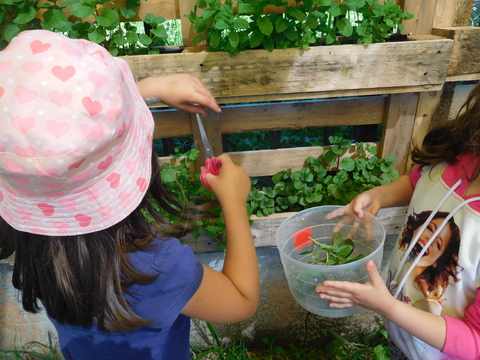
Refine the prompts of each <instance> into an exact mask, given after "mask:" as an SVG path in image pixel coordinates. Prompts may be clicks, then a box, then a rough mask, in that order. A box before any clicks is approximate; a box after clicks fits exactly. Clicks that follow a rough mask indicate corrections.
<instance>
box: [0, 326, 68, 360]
mask: <svg viewBox="0 0 480 360" xmlns="http://www.w3.org/2000/svg"><path fill="white" fill-rule="evenodd" d="M0 359H4V360H18V359H38V360H62V359H63V356H62V355H61V352H60V349H59V346H58V343H57V342H54V340H53V334H52V333H51V332H48V344H43V343H41V342H38V341H29V342H28V343H26V344H25V345H22V346H21V347H17V346H16V345H14V348H13V349H12V350H2V349H0Z"/></svg>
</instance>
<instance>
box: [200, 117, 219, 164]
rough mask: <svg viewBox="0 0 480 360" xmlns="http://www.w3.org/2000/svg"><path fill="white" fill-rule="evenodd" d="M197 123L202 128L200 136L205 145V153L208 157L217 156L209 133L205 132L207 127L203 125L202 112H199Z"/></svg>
mask: <svg viewBox="0 0 480 360" xmlns="http://www.w3.org/2000/svg"><path fill="white" fill-rule="evenodd" d="M197 123H198V128H199V130H200V136H201V138H202V143H203V147H204V148H205V155H206V156H207V157H210V158H212V157H215V155H214V154H213V150H212V146H211V145H210V141H208V137H207V133H206V132H205V128H204V127H203V123H202V118H201V117H200V114H197Z"/></svg>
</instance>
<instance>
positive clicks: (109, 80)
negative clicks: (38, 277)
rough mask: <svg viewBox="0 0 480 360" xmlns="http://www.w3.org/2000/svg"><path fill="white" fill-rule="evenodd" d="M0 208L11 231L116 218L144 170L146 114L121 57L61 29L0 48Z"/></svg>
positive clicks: (135, 195) (139, 187)
mask: <svg viewBox="0 0 480 360" xmlns="http://www.w3.org/2000/svg"><path fill="white" fill-rule="evenodd" d="M0 116H1V117H0V119H1V120H0V121H1V127H0V215H1V216H2V218H3V219H4V220H5V221H6V222H7V223H8V224H10V225H11V226H12V227H14V228H15V229H17V230H20V231H24V232H29V233H34V234H43V235H60V236H65V235H80V234H86V233H91V232H94V231H99V230H103V229H106V228H108V227H110V226H112V225H114V224H116V223H118V222H120V221H121V220H123V219H125V218H126V217H127V216H128V215H129V214H130V213H131V212H132V211H133V210H135V208H136V207H137V205H138V204H139V203H140V201H141V200H142V198H143V197H144V195H145V192H146V190H147V188H148V184H149V182H150V177H151V163H150V161H151V147H152V135H153V127H154V121H153V118H152V115H151V113H150V111H149V109H148V107H147V105H146V104H145V101H144V100H143V99H142V97H141V95H140V93H139V92H138V90H137V86H136V84H135V80H134V78H133V75H132V73H131V71H130V68H129V67H128V65H127V63H126V62H125V61H124V60H122V59H119V58H115V57H113V56H111V55H110V54H109V53H108V51H106V50H105V49H104V48H103V47H101V46H99V45H97V44H95V43H92V42H90V41H85V40H72V39H69V38H67V37H65V36H63V35H61V34H57V33H53V32H49V31H45V30H32V31H25V32H22V33H20V34H19V35H18V36H17V37H16V38H14V39H13V40H12V42H11V43H10V44H9V45H8V47H7V48H6V49H5V50H3V51H1V52H0Z"/></svg>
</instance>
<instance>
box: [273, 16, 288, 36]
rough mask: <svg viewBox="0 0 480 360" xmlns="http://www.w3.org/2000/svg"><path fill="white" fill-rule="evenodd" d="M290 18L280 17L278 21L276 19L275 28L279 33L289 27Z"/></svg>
mask: <svg viewBox="0 0 480 360" xmlns="http://www.w3.org/2000/svg"><path fill="white" fill-rule="evenodd" d="M288 24H289V22H288V20H287V19H284V18H282V17H281V18H278V19H277V20H276V21H275V30H276V31H277V33H281V32H284V31H285V30H286V29H287V28H288Z"/></svg>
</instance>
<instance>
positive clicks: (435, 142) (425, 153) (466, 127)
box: [412, 83, 480, 181]
mask: <svg viewBox="0 0 480 360" xmlns="http://www.w3.org/2000/svg"><path fill="white" fill-rule="evenodd" d="M467 152H470V153H472V154H473V159H474V158H476V157H477V156H478V155H480V83H479V84H477V85H476V86H475V88H474V89H473V90H472V91H471V92H470V94H469V96H468V98H467V100H466V101H465V103H464V104H463V105H462V107H461V108H460V110H459V112H458V114H457V116H456V118H455V119H454V120H452V121H448V122H446V123H444V124H440V125H438V126H436V127H435V128H433V129H431V130H430V131H429V132H428V134H427V135H426V136H425V138H424V139H423V143H422V145H421V147H417V146H416V145H414V147H413V150H412V160H413V161H414V162H415V163H417V164H420V165H435V164H439V163H441V162H446V163H448V164H450V165H452V164H455V163H456V162H457V156H458V155H460V154H462V153H467ZM479 173H480V167H479V168H477V169H476V170H475V172H474V173H473V175H472V177H471V178H469V179H468V180H469V181H472V180H474V179H476V178H477V177H478V175H479Z"/></svg>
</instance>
